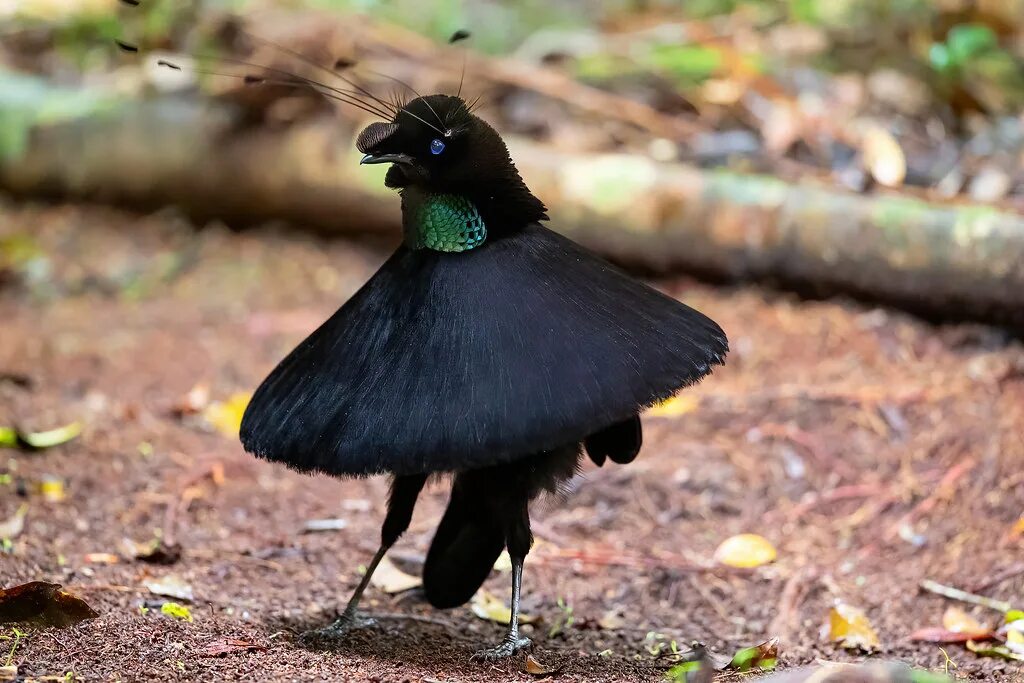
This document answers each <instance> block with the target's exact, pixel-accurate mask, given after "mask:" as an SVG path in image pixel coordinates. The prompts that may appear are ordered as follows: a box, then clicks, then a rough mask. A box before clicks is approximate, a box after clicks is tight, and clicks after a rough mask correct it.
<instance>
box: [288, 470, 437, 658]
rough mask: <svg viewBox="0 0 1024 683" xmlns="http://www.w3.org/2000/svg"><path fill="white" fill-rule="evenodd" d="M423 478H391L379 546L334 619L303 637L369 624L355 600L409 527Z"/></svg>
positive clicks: (341, 632)
mask: <svg viewBox="0 0 1024 683" xmlns="http://www.w3.org/2000/svg"><path fill="white" fill-rule="evenodd" d="M426 481H427V475H425V474H423V475H420V474H417V475H411V476H404V477H395V479H394V481H392V482H391V494H390V495H389V496H388V512H387V515H386V516H385V517H384V525H383V526H382V527H381V534H380V535H381V542H380V547H379V548H378V549H377V552H376V554H375V555H374V556H373V559H372V560H370V564H369V565H368V566H367V567H366V573H365V574H363V578H362V579H360V581H359V585H358V586H356V590H355V592H354V593H353V594H352V597H351V598H349V601H348V604H347V605H346V606H345V611H344V612H342V613H341V616H339V617H338V618H337V619H335V620H334V623H332V624H330V625H328V626H325V627H323V628H320V629H316V630H315V631H307V632H306V633H304V634H303V638H307V639H308V638H325V637H326V638H331V637H334V638H337V637H341V636H344V635H345V634H346V633H348V632H350V631H353V630H356V629H360V628H366V627H367V626H373V625H374V624H375V623H376V622H375V621H374V620H373V619H371V618H369V617H367V616H364V615H361V614H359V611H358V609H359V600H360V598H362V597H363V592H364V591H365V590H366V587H367V586H368V585H370V579H371V578H372V577H373V572H374V571H375V570H376V569H377V565H379V564H380V561H381V560H383V559H384V555H385V554H386V553H387V552H388V550H389V549H390V548H391V546H392V545H394V544H395V541H397V540H398V538H399V537H400V536H401V535H402V534H403V533H405V530H406V529H408V528H409V522H410V521H412V511H413V508H414V507H415V506H416V498H417V497H418V496H419V494H420V491H421V490H422V489H423V485H424V484H425V483H426Z"/></svg>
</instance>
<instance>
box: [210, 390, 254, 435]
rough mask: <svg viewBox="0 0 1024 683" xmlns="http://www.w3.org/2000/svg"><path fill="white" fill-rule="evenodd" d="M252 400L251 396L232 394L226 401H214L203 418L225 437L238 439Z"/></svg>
mask: <svg viewBox="0 0 1024 683" xmlns="http://www.w3.org/2000/svg"><path fill="white" fill-rule="evenodd" d="M250 398H251V395H250V394H246V393H241V392H240V393H236V394H232V395H231V396H230V398H228V400H226V401H223V402H222V401H214V402H213V403H211V404H210V405H208V406H207V407H206V409H205V410H203V418H204V419H205V420H206V422H207V423H209V424H210V426H212V427H213V428H214V429H216V430H217V431H218V432H220V433H221V434H223V435H224V436H229V437H232V438H237V437H238V431H239V430H240V429H241V428H242V415H244V414H245V408H246V406H248V405H249V399H250Z"/></svg>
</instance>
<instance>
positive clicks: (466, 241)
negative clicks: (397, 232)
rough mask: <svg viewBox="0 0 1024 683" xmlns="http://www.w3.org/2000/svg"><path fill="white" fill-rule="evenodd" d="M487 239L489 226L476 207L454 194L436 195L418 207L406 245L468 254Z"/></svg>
mask: <svg viewBox="0 0 1024 683" xmlns="http://www.w3.org/2000/svg"><path fill="white" fill-rule="evenodd" d="M486 239H487V226H486V225H484V221H483V218H482V217H481V216H480V212H479V211H477V210H476V207H475V206H473V203H472V202H470V201H469V200H467V199H465V198H464V197H460V196H458V195H454V194H435V195H430V196H429V197H426V198H424V200H423V202H422V203H420V204H419V206H417V207H416V209H415V212H414V214H413V216H412V221H409V222H408V223H407V225H406V241H407V243H408V244H409V246H411V247H413V248H414V249H423V248H426V249H433V250H435V251H449V252H459V251H469V250H470V249H473V248H474V247H478V246H480V245H481V244H483V243H484V240H486Z"/></svg>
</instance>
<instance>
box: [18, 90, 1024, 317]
mask: <svg viewBox="0 0 1024 683" xmlns="http://www.w3.org/2000/svg"><path fill="white" fill-rule="evenodd" d="M25 90H26V89H25V88H24V87H23V88H20V89H19V88H14V89H0V127H7V132H6V133H5V134H4V136H3V137H2V138H0V189H3V190H6V191H7V192H8V193H11V194H13V195H16V196H23V197H33V196H49V197H60V198H68V199H77V200H97V201H103V202H110V203H118V204H129V205H132V206H138V207H158V206H162V205H166V204H177V205H179V206H181V207H182V208H183V209H185V210H186V211H187V212H188V213H190V214H191V215H193V216H195V217H197V218H200V219H209V218H218V219H221V220H224V221H227V222H232V223H236V224H237V223H245V222H263V221H268V220H285V221H288V222H290V223H292V224H294V225H296V226H300V227H304V228H308V229H313V230H316V231H318V232H322V233H327V234H345V233H360V232H361V233H380V234H386V235H391V236H394V237H395V238H396V239H397V235H398V229H399V220H398V218H399V216H398V201H397V198H396V197H395V196H394V194H393V193H392V192H390V191H388V190H386V189H385V188H384V187H383V182H382V181H383V178H382V173H383V171H384V169H383V168H381V167H372V168H369V167H365V166H363V167H360V166H359V164H358V154H357V153H356V152H355V150H354V146H353V144H352V138H353V135H354V132H355V130H356V125H357V124H356V123H355V122H353V121H349V120H345V119H335V118H326V117H321V118H315V119H309V120H305V121H302V122H299V123H295V124H292V125H289V126H276V127H275V126H267V125H256V126H254V125H251V122H249V119H248V118H247V116H246V113H245V112H243V111H242V110H240V109H237V108H235V107H234V106H233V105H231V104H227V103H224V102H219V101H212V100H189V99H185V98H182V97H174V98H167V99H157V100H152V101H144V102H138V101H133V100H127V99H118V98H115V97H106V98H103V97H96V96H94V95H90V96H88V100H87V101H85V102H77V101H76V100H75V96H74V95H73V91H57V90H54V89H52V88H49V87H40V86H38V83H37V84H36V86H35V89H34V90H33V93H34V94H33V95H32V96H27V95H26V93H25ZM12 92H13V93H15V94H14V95H13V96H12V95H11V93H12ZM80 97H83V98H84V97H86V96H85V95H81V96H80ZM54 98H57V100H59V101H61V102H63V103H64V106H63V107H54V106H52V102H51V100H53V99H54ZM69 102H70V103H71V105H69V104H68V103H69ZM48 103H50V104H49V105H48ZM39 111H45V112H48V114H47V115H46V116H39V115H38V114H37V113H38V112H39ZM55 111H56V112H58V113H57V114H56V115H55V114H54V112H55ZM12 126H14V127H16V128H17V130H16V131H15V132H12V130H13V129H12ZM509 143H510V147H511V148H512V153H513V156H514V157H515V159H516V161H517V164H518V165H519V167H520V169H521V170H522V172H523V175H524V176H525V177H526V179H527V182H528V183H529V184H530V186H531V187H532V188H533V189H534V190H535V191H536V192H537V194H538V195H540V196H541V198H542V199H543V200H544V201H545V202H546V203H547V204H548V206H549V208H550V213H551V217H552V221H551V225H552V226H553V227H555V228H556V229H558V230H560V231H563V232H565V233H566V234H569V235H571V236H572V237H573V238H575V239H577V240H579V241H580V242H582V243H584V244H586V245H588V246H590V247H591V248H593V249H595V250H596V251H598V252H600V253H602V254H604V255H606V256H608V257H610V258H612V259H614V260H617V261H619V262H622V263H626V264H631V265H635V266H639V267H642V268H646V269H650V270H657V271H671V270H685V271H692V272H698V273H702V274H708V275H712V276H715V277H720V278H725V279H729V280H770V281H774V282H779V283H783V284H785V285H788V286H796V287H800V288H805V289H809V290H812V291H824V292H828V293H833V292H848V293H852V294H854V295H858V296H863V297H867V298H871V299H876V300H881V301H885V302H890V303H895V304H898V305H901V306H905V307H909V308H912V309H914V310H916V311H920V312H924V313H927V314H930V315H934V316H937V317H941V318H953V317H955V318H973V319H979V320H986V321H997V322H1003V323H1009V324H1014V325H1019V324H1021V323H1022V321H1024V217H1022V216H1020V215H1018V214H1015V213H1011V212H1006V211H1001V210H996V209H992V208H988V207H984V206H977V205H973V206H972V205H943V204H931V203H928V202H924V201H921V200H917V199H908V198H905V197H900V196H884V195H875V196H867V195H854V194H850V193H847V192H844V191H841V190H838V189H835V188H829V187H822V186H815V185H800V184H790V183H786V182H783V181H780V180H777V179H774V178H771V177H763V176H750V175H740V174H734V173H728V172H724V171H713V170H712V171H708V170H703V169H698V168H694V167H691V166H687V165H683V164H673V163H659V162H655V161H653V160H649V159H647V158H644V157H640V156H630V155H620V154H609V155H594V154H579V155H567V154H564V153H560V152H556V151H553V150H551V149H549V148H546V147H543V146H541V145H538V144H536V143H534V142H530V141H526V140H518V139H510V140H509Z"/></svg>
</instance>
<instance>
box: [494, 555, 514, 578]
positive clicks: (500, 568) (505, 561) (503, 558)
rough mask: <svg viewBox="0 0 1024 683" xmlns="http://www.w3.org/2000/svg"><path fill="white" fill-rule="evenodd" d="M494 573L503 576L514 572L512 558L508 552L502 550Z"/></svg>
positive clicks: (496, 561)
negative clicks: (499, 573)
mask: <svg viewBox="0 0 1024 683" xmlns="http://www.w3.org/2000/svg"><path fill="white" fill-rule="evenodd" d="M494 571H496V572H501V573H502V574H508V573H509V572H510V571H512V558H511V557H510V556H509V554H508V551H507V550H502V551H501V554H500V555H498V559H496V560H495V561H494Z"/></svg>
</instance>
